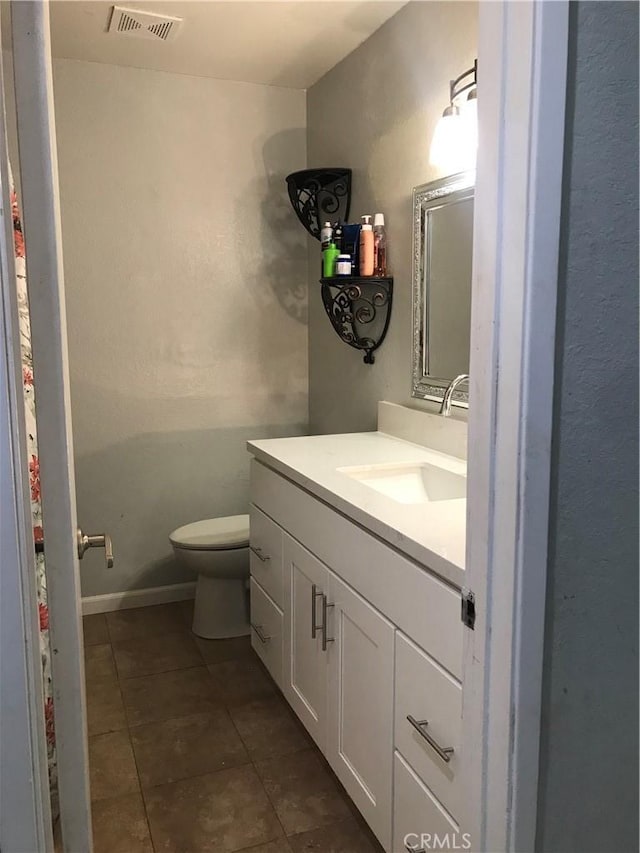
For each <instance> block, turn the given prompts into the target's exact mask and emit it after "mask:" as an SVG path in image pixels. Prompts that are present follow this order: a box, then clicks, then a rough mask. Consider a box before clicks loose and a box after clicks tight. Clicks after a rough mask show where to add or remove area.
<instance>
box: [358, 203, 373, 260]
mask: <svg viewBox="0 0 640 853" xmlns="http://www.w3.org/2000/svg"><path fill="white" fill-rule="evenodd" d="M360 218H361V219H362V229H361V231H360V275H373V228H372V226H371V217H370V216H361V217H360Z"/></svg>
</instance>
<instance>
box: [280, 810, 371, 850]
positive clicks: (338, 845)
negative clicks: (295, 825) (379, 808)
mask: <svg viewBox="0 0 640 853" xmlns="http://www.w3.org/2000/svg"><path fill="white" fill-rule="evenodd" d="M289 844H290V845H291V849H292V850H293V853H312V851H315V853H384V851H383V849H382V847H381V846H380V845H379V844H378V842H377V841H376V840H375V838H374V837H373V836H372V834H371V832H370V831H369V830H368V829H365V827H364V826H363V825H361V824H360V823H358V821H357V820H355V818H352V817H351V818H347V819H346V820H341V821H338V823H333V824H330V825H329V826H323V827H320V829H312V830H310V831H309V832H303V833H301V834H299V835H292V836H290V837H289Z"/></svg>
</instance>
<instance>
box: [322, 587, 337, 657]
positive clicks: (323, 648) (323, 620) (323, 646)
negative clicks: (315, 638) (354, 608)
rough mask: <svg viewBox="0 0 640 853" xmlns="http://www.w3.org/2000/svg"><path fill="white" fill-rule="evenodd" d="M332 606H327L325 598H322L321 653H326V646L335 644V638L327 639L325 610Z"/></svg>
mask: <svg viewBox="0 0 640 853" xmlns="http://www.w3.org/2000/svg"><path fill="white" fill-rule="evenodd" d="M333 606H334V605H333V604H327V596H326V595H323V596H322V651H323V652H326V651H327V645H328V644H329V643H333V642H335V637H327V610H328V609H329V608H330V607H333Z"/></svg>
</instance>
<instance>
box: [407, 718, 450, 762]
mask: <svg viewBox="0 0 640 853" xmlns="http://www.w3.org/2000/svg"><path fill="white" fill-rule="evenodd" d="M407 721H408V722H409V723H411V725H412V726H413V728H414V729H415V730H416V731H417V732H418V734H419V735H420V736H421V737H422V738H424V740H426V742H427V743H428V744H429V746H430V747H431V748H432V749H434V750H435V751H436V752H437V753H438V755H439V756H440V758H441V759H442V760H443V761H446V762H447V764H448V763H449V762H450V761H451V756H452V755H453V747H452V746H440V744H439V743H437V741H435V740H434V739H433V738H432V737H431V735H430V734H429V732H428V731H426V727H427V726H428V725H429V721H428V720H416V719H415V717H412V716H411V714H408V715H407Z"/></svg>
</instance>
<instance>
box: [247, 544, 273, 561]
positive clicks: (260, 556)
mask: <svg viewBox="0 0 640 853" xmlns="http://www.w3.org/2000/svg"><path fill="white" fill-rule="evenodd" d="M249 550H250V551H252V552H253V553H254V554H255V555H256V557H257V558H258V559H259V560H261V561H262V562H263V563H268V562H269V560H270V559H271V557H270V556H269V555H268V554H263V553H262V548H258V547H254V546H253V545H251V546H250V547H249Z"/></svg>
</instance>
